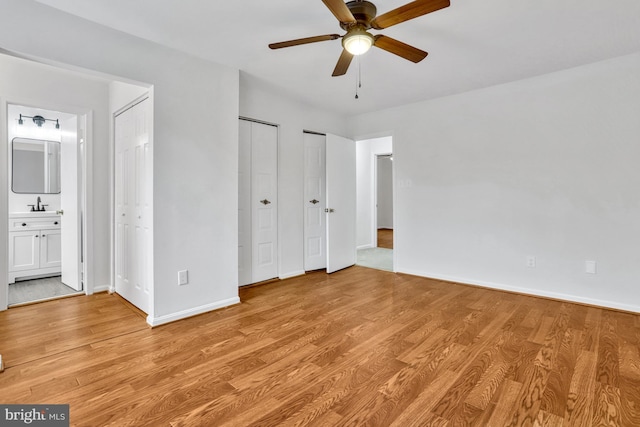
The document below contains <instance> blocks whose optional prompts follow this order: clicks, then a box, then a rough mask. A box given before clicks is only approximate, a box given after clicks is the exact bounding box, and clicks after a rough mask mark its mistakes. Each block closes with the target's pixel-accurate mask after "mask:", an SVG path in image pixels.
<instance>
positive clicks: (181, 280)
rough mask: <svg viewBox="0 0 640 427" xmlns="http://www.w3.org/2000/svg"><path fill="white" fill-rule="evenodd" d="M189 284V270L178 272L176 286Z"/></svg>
mask: <svg viewBox="0 0 640 427" xmlns="http://www.w3.org/2000/svg"><path fill="white" fill-rule="evenodd" d="M187 283H189V270H180V271H178V285H180V286H182V285H186V284H187Z"/></svg>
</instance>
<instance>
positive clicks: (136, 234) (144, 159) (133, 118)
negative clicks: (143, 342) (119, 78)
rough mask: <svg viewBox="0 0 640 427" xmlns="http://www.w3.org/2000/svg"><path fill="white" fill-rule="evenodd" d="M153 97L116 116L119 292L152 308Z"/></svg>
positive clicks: (143, 309) (144, 307) (146, 308)
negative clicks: (151, 102) (151, 134)
mask: <svg viewBox="0 0 640 427" xmlns="http://www.w3.org/2000/svg"><path fill="white" fill-rule="evenodd" d="M150 114H151V112H150V101H149V100H148V99H146V100H144V101H142V102H140V103H138V104H136V105H135V106H133V107H131V108H129V109H128V110H126V111H124V112H123V113H121V114H119V115H118V116H117V117H116V118H115V136H116V139H115V146H116V197H115V198H116V209H115V217H116V218H115V222H116V236H115V239H116V244H115V247H116V254H115V257H116V265H115V267H116V268H115V270H116V281H115V282H116V283H115V285H116V292H117V293H118V294H120V295H121V296H122V297H123V298H125V299H127V300H128V301H129V302H131V303H132V304H133V305H135V306H136V307H138V308H139V309H140V310H142V311H144V312H146V313H148V310H149V304H150V286H151V283H150V277H151V261H150V254H151V245H152V241H151V239H152V235H151V230H152V217H151V215H152V200H151V197H152V187H151V185H152V173H153V172H152V160H151V159H152V153H151V149H152V148H151V138H150V131H151V130H150V125H151V120H150V119H151V118H150Z"/></svg>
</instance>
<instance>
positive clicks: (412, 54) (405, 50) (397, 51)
mask: <svg viewBox="0 0 640 427" xmlns="http://www.w3.org/2000/svg"><path fill="white" fill-rule="evenodd" d="M373 45H374V46H375V47H379V48H380V49H382V50H386V51H387V52H390V53H393V54H394V55H398V56H400V57H402V58H404V59H408V60H409V61H411V62H416V63H417V62H420V61H422V60H423V59H424V58H426V57H427V55H428V53H427V52H425V51H424V50H420V49H418V48H416V47H413V46H410V45H408V44H406V43H402V42H401V41H399V40H396V39H392V38H391V37H387V36H383V35H382V34H378V35H377V36H375V41H374V42H373Z"/></svg>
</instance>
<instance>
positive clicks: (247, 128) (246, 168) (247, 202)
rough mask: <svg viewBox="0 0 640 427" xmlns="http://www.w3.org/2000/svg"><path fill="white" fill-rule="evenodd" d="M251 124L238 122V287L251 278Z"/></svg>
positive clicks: (246, 283) (242, 121)
mask: <svg viewBox="0 0 640 427" xmlns="http://www.w3.org/2000/svg"><path fill="white" fill-rule="evenodd" d="M251 124H252V123H251V122H250V121H247V120H240V129H239V146H238V151H239V152H238V157H239V161H238V285H239V286H244V285H248V284H250V283H251V281H252V277H251Z"/></svg>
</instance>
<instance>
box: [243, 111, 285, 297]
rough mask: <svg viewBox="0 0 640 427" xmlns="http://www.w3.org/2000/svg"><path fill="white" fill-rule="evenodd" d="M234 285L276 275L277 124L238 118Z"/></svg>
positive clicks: (254, 281)
mask: <svg viewBox="0 0 640 427" xmlns="http://www.w3.org/2000/svg"><path fill="white" fill-rule="evenodd" d="M238 148H239V162H238V285H239V286H243V285H248V284H250V283H256V282H261V281H264V280H268V279H273V278H274V277H278V128H277V127H275V126H271V125H266V124H262V123H256V122H252V121H249V120H245V119H240V128H239V147H238Z"/></svg>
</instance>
